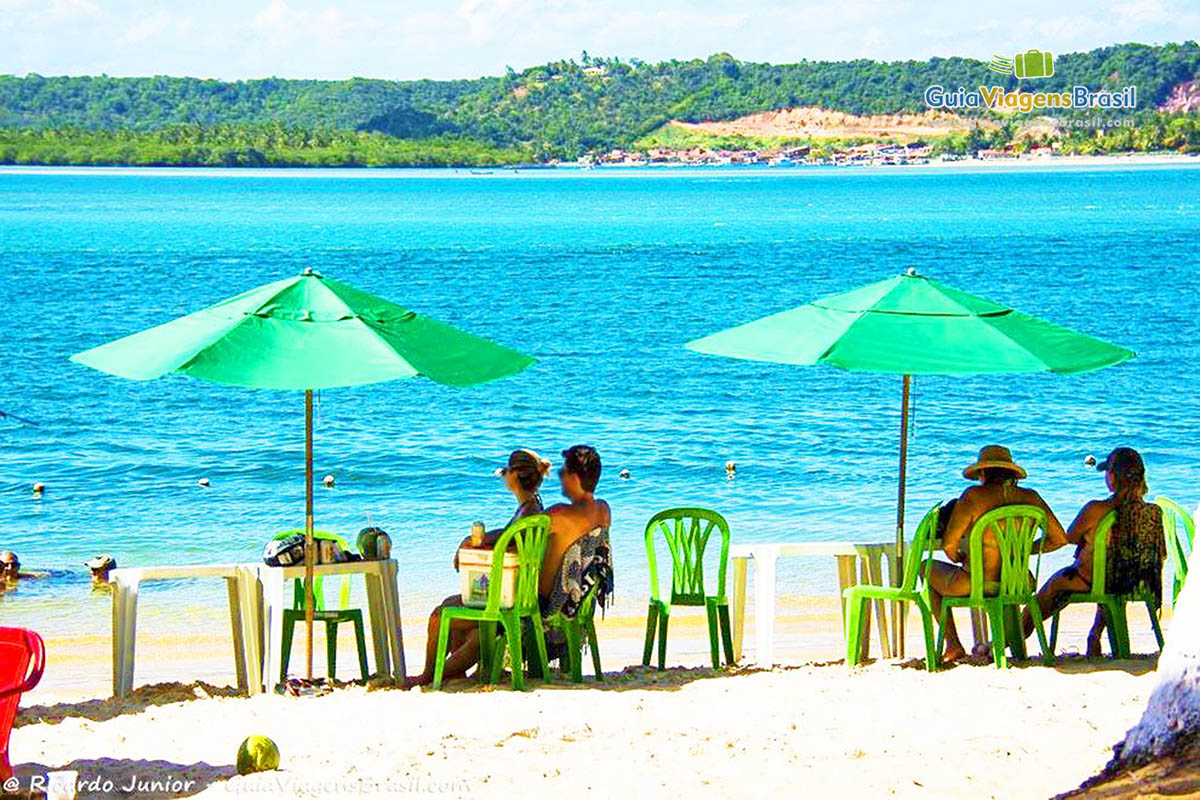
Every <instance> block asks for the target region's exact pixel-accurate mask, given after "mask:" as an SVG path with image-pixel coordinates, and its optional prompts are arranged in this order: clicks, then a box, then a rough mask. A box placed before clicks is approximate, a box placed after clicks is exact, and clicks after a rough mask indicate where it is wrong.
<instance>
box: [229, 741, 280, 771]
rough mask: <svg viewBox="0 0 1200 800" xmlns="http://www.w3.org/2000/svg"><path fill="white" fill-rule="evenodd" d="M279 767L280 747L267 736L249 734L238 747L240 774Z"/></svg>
mask: <svg viewBox="0 0 1200 800" xmlns="http://www.w3.org/2000/svg"><path fill="white" fill-rule="evenodd" d="M270 769H279V748H278V747H276V746H275V743H274V742H272V741H271V740H270V739H268V738H267V737H266V736H247V737H246V741H244V742H242V746H241V747H239V748H238V754H237V771H238V775H249V774H250V773H251V772H266V771H267V770H270Z"/></svg>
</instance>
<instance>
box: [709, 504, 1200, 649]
mask: <svg viewBox="0 0 1200 800" xmlns="http://www.w3.org/2000/svg"><path fill="white" fill-rule="evenodd" d="M1196 511H1197V513H1198V514H1200V508H1197V509H1196ZM908 544H911V542H910V543H908ZM933 549H934V551H935V552H936V551H939V550H941V549H942V547H941V540H935V541H934V542H933ZM905 552H906V553H909V552H911V551H910V550H909V548H908V545H907V544H906V546H905ZM806 556H807V557H811V556H833V557H834V558H836V559H837V571H838V604H839V605H840V606H841V609H842V625H843V627H844V626H845V623H846V605H845V603H842V602H841V600H842V592H843V591H844V590H845V589H846V587H847V586H853V585H855V584H859V583H863V584H871V585H873V586H882V585H885V584H884V583H883V566H882V560H883V559H885V558H886V559H887V568H888V582H887V584H886V585H888V586H899V585H900V580H901V575H900V574H899V572H898V570H897V569H896V566H897V565H896V545H895V543H894V542H888V543H878V544H853V543H851V542H778V543H771V544H752V545H741V546H735V547H731V548H730V549H729V557H730V558H731V559H733V659H734V661H741V660H742V634H743V631H744V629H745V624H746V566H747V564H748V562H750V561H751V560H753V562H754V649H755V655H754V660H755V663H757V664H759V665H760V666H771V665H773V664H774V663H775V562H777V561H778V560H779V559H780V558H789V557H806ZM856 562H860V563H856ZM871 602H872V603H873V604H874V606H875V620H876V629H877V630H878V631H879V649H880V655H882V657H883V658H892V657H893V656H899V657H901V658H903V657H904V641H903V639H904V616H905V613H906V611H907V604H906V603H902V602H895V601H893V602H888V601H885V600H873V601H871ZM889 605H890V606H891V624H892V628H891V629H890V630H891V631H892V636H893V640H892V641H889V639H888V630H889V628H888V621H889V620H888V610H887V607H888V606H889ZM897 626H898V627H897ZM971 630H972V632H973V634H974V637H975V641H976V643H983V644H986V643H987V641H988V625H987V617H986V615H985V614H984V612H983V611H982V610H981V609H972V611H971ZM862 637H863V638H862V649H861V650H860V652H861V653H862V657H863V658H864V659H865V658H867V657H868V656H869V655H870V651H871V614H870V611H868V612H867V614H865V615H864V617H863V626H862Z"/></svg>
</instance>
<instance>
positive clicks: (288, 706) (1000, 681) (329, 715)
mask: <svg viewBox="0 0 1200 800" xmlns="http://www.w3.org/2000/svg"><path fill="white" fill-rule="evenodd" d="M1072 666H1073V668H1064V669H1050V668H1045V667H1040V666H1037V667H1027V668H1021V669H1012V670H1009V671H1007V672H1001V671H999V670H996V669H994V668H992V667H989V666H959V667H955V668H952V669H949V670H947V671H945V672H942V673H938V674H935V675H928V674H926V673H925V672H923V671H921V670H917V669H911V668H902V667H899V666H896V665H894V664H877V665H873V666H870V667H866V668H862V669H860V670H858V671H857V672H856V673H855V674H853V675H850V674H847V671H846V670H845V668H844V667H843V666H841V665H829V666H808V667H800V668H792V669H777V670H776V671H773V672H763V673H756V674H741V675H733V676H728V677H718V678H708V677H705V676H706V674H707V673H706V671H703V670H699V671H691V672H685V671H669V672H668V673H664V674H663V675H657V674H652V673H651V674H643V675H642V676H641V677H636V678H635V677H634V676H629V679H628V680H612V681H610V682H608V685H607V686H605V688H603V689H596V688H584V689H580V688H575V687H569V686H563V685H556V686H553V687H545V686H543V687H540V688H538V689H537V690H536V691H531V692H527V693H524V694H518V693H515V692H511V691H508V690H507V689H500V690H488V689H481V688H470V689H467V690H464V691H456V692H450V693H434V692H421V691H411V692H404V691H399V690H384V691H377V692H367V691H365V690H363V689H360V688H354V689H347V690H342V691H339V692H336V693H335V694H333V695H331V696H326V697H320V698H303V699H293V698H284V697H279V696H274V695H271V696H260V697H257V698H254V699H244V698H214V699H203V700H193V701H191V702H181V703H173V704H168V705H161V706H151V707H148V708H146V710H144V711H141V712H139V713H129V714H123V715H120V716H116V717H114V718H112V719H108V720H107V721H102V722H95V721H91V720H89V719H84V718H78V717H77V718H72V719H67V720H65V721H63V722H60V723H58V724H47V723H41V724H27V725H24V726H22V727H20V728H18V729H17V730H16V731H15V732H14V735H13V743H12V751H13V756H14V758H15V759H16V762H17V763H18V764H20V765H21V766H20V767H19V772H22V773H28V772H31V771H34V772H36V771H44V770H43V769H42V768H43V767H46V768H69V769H77V770H79V771H80V772H81V778H82V779H84V780H88V779H91V778H94V777H95V776H96V775H97V774H100V775H102V776H103V778H104V779H106V780H111V781H112V782H113V787H114V789H120V787H122V786H128V785H129V784H130V782H131V781H132V780H133V779H134V778H135V777H137V778H141V779H143V780H158V781H164V780H166V781H171V780H193V781H195V783H194V784H193V785H192V787H191V789H190V790H189V791H183V792H178V793H179V794H187V795H191V794H197V793H198V794H200V795H202V796H205V797H222V796H229V795H230V794H234V795H237V794H247V795H253V796H256V797H289V796H295V797H331V796H342V795H354V796H389V795H400V794H403V793H404V791H402V789H404V787H408V791H411V790H412V788H413V787H414V786H418V785H419V786H420V787H422V790H423V791H429V790H430V788H431V787H440V788H441V789H442V791H441V792H437V791H435V793H439V794H443V795H444V796H450V797H482V796H485V795H490V794H493V793H502V794H503V795H504V796H510V797H522V796H524V797H549V796H551V795H552V794H553V795H555V796H560V797H561V796H571V795H574V794H580V793H585V794H594V795H597V796H603V797H619V796H628V797H666V796H686V797H716V796H718V795H720V796H726V797H730V796H742V797H770V796H772V795H777V796H781V797H784V796H786V797H796V796H810V797H834V796H837V797H864V798H866V797H880V796H899V797H918V796H921V797H927V796H936V795H939V794H940V795H943V796H972V797H1004V798H1024V797H1028V798H1045V797H1049V796H1051V795H1053V794H1055V793H1057V792H1060V791H1063V790H1066V789H1069V788H1072V787H1073V786H1075V785H1077V784H1078V783H1080V782H1081V781H1082V780H1084V779H1085V778H1087V777H1088V776H1090V775H1092V774H1093V773H1095V772H1096V771H1097V770H1098V769H1099V768H1100V767H1102V766H1103V765H1104V763H1105V761H1106V760H1107V759H1108V756H1109V748H1110V747H1111V745H1112V744H1113V743H1114V742H1116V741H1118V740H1119V739H1120V738H1121V737H1122V735H1123V734H1124V732H1125V730H1126V729H1127V728H1129V727H1130V726H1131V725H1132V724H1133V723H1134V722H1135V721H1136V720H1137V717H1138V715H1139V714H1140V711H1141V709H1142V707H1143V705H1144V703H1145V700H1146V697H1147V695H1148V694H1149V692H1150V690H1151V689H1152V687H1153V682H1154V681H1153V676H1152V674H1143V675H1140V676H1139V675H1134V674H1130V672H1127V671H1124V670H1122V669H1112V668H1108V669H1101V670H1097V671H1092V672H1084V671H1079V666H1080V665H1078V664H1075V665H1072ZM1141 666H1142V668H1143V669H1144V668H1146V667H1147V666H1148V664H1145V663H1143V664H1142V665H1141ZM639 672H640V670H639ZM102 708H103V706H97V707H95V708H92V709H90V712H89V713H90V716H93V717H103V716H105V714H103V713H102V711H101V709H102ZM98 712H100V713H98ZM250 733H259V734H264V735H267V736H270V737H271V738H273V739H274V740H275V741H276V742H277V743H278V745H279V747H280V750H281V752H282V754H283V762H282V769H281V770H280V771H278V772H272V773H263V774H260V775H254V776H246V777H237V776H234V775H233V769H232V765H233V761H234V755H235V752H236V750H237V746H238V744H239V743H240V741H241V740H242V738H243V737H244V736H246V735H247V734H250ZM25 762H35V763H34V764H30V763H25ZM39 765H40V766H39ZM389 781H390V782H391V783H390V784H389V783H388V782H389ZM176 786H179V784H176ZM389 787H390V789H391V791H389ZM111 794H112V795H114V796H119V795H120V792H119V791H113V792H111Z"/></svg>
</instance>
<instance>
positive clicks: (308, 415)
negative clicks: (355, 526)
mask: <svg viewBox="0 0 1200 800" xmlns="http://www.w3.org/2000/svg"><path fill="white" fill-rule="evenodd" d="M313 549H314V548H313V394H312V389H308V390H306V391H305V392H304V633H305V635H304V663H305V665H306V667H307V670H308V672H307V674H308V679H309V680H310V681H311V680H312V676H313V608H314V604H313V563H314V562H315V561H316V559H315V558H314V556H315V555H316V554H315V553H313Z"/></svg>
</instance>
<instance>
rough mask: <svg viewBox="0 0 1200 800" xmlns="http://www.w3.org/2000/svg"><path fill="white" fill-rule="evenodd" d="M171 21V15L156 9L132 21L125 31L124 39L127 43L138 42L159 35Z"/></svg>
mask: <svg viewBox="0 0 1200 800" xmlns="http://www.w3.org/2000/svg"><path fill="white" fill-rule="evenodd" d="M171 22H172V18H171V15H170V14H168V13H167V12H166V11H156V12H155V13H153V14H151V15H150V16H148V17H146V18H145V19H143V20H140V21H138V22H136V23H134V24H133V25H132V26H130V28H129V29H128V30H127V31H125V37H124V38H125V41H126V43H128V44H139V43H141V42H144V41H147V40H148V39H154V38H157V37H158V36H160V35H161V34H162V33H163V32H164V31H166V30H167V28H169V27H170V25H171Z"/></svg>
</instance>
